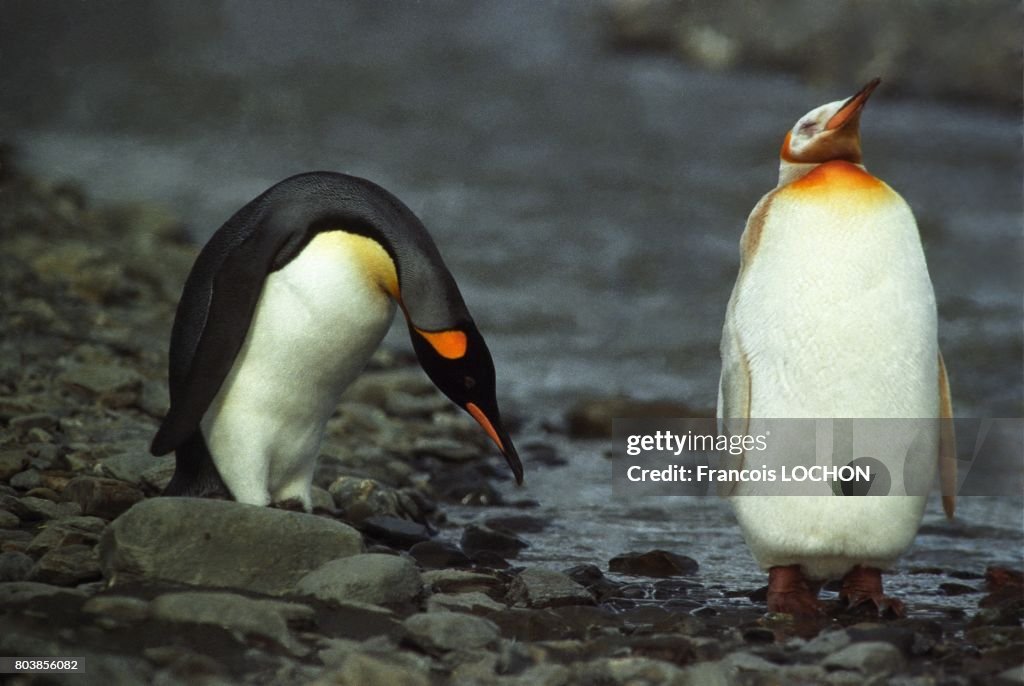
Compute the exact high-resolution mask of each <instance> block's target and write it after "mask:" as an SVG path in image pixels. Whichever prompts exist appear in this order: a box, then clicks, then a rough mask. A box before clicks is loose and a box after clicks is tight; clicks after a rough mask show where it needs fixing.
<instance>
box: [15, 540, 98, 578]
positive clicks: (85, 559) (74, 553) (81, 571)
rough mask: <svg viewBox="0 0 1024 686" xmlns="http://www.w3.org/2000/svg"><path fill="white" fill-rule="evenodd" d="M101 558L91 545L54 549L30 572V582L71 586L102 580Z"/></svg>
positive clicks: (39, 560) (37, 562) (44, 555)
mask: <svg viewBox="0 0 1024 686" xmlns="http://www.w3.org/2000/svg"><path fill="white" fill-rule="evenodd" d="M101 576H102V575H101V573H100V562H99V556H98V555H97V553H96V548H95V547H94V546H91V545H83V544H74V545H66V546H62V547H60V548H53V549H52V550H49V551H47V552H46V553H45V554H43V556H42V557H40V558H39V559H38V560H37V561H36V563H35V566H33V567H32V570H31V571H30V572H29V575H28V580H29V581H39V582H42V583H46V584H56V585H61V586H71V585H73V584H80V583H83V582H86V581H95V580H96V579H99V578H101Z"/></svg>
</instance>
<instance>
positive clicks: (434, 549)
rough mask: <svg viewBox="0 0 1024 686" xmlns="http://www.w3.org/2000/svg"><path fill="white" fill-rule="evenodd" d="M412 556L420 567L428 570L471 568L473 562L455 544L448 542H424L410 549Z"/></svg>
mask: <svg viewBox="0 0 1024 686" xmlns="http://www.w3.org/2000/svg"><path fill="white" fill-rule="evenodd" d="M409 555H411V556H412V558H413V559H414V560H416V562H418V563H419V564H420V566H422V567H424V568H426V569H441V568H448V567H471V566H472V565H473V561H472V560H470V559H469V556H468V555H466V554H465V553H464V552H462V550H460V549H459V547H458V546H456V545H455V544H454V543H449V542H447V541H436V540H434V541H424V542H422V543H417V544H416V545H414V546H413V547H411V548H409Z"/></svg>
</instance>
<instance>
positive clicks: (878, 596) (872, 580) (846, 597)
mask: <svg viewBox="0 0 1024 686" xmlns="http://www.w3.org/2000/svg"><path fill="white" fill-rule="evenodd" d="M839 600H840V601H842V602H844V603H846V607H847V608H848V609H851V610H852V609H855V608H858V607H861V606H863V605H866V604H868V603H870V604H872V605H874V608H875V610H876V611H877V612H878V614H880V615H884V614H890V615H892V616H893V617H905V616H906V615H907V609H906V607H905V606H904V604H903V601H901V600H898V599H896V598H889V597H887V596H886V595H885V594H884V593H882V571H881V570H879V569H875V568H874V567H861V566H860V565H858V566H856V567H854V568H853V569H851V570H850V571H849V572H847V573H846V576H844V577H843V586H842V588H841V589H840V591H839Z"/></svg>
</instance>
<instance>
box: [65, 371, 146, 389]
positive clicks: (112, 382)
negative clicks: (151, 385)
mask: <svg viewBox="0 0 1024 686" xmlns="http://www.w3.org/2000/svg"><path fill="white" fill-rule="evenodd" d="M141 380H142V377H140V376H139V373H138V372H136V371H135V370H134V369H128V368H126V367H119V366H117V365H113V364H82V365H78V366H75V367H71V368H70V369H68V370H67V371H65V372H64V373H63V374H61V375H60V381H61V382H62V383H64V384H66V385H68V386H71V387H75V388H81V389H83V390H85V391H87V392H89V393H91V394H93V395H99V396H102V395H107V394H111V393H114V392H117V391H123V390H125V389H128V388H131V387H133V386H136V385H137V384H138V383H139V382H140V381H141Z"/></svg>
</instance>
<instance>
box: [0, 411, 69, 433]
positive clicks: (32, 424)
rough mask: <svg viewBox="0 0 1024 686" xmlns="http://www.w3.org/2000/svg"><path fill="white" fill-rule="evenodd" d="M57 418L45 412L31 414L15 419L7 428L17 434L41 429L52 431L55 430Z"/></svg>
mask: <svg viewBox="0 0 1024 686" xmlns="http://www.w3.org/2000/svg"><path fill="white" fill-rule="evenodd" d="M57 421H58V420H57V418H56V417H55V416H53V415H52V414H47V413H45V412H34V413H32V414H25V415H21V416H20V417H15V418H14V419H12V420H11V421H10V423H9V424H8V426H9V428H10V429H11V430H12V431H14V432H15V433H18V434H25V433H28V431H29V430H30V429H43V430H44V431H52V430H53V429H55V428H57Z"/></svg>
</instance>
